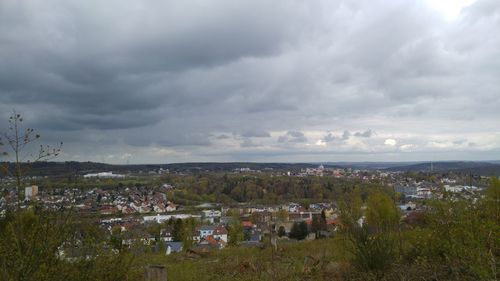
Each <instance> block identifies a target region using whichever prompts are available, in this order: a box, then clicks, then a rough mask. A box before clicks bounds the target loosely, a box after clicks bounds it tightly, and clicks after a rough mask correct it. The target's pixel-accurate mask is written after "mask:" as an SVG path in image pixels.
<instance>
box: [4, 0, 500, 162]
mask: <svg viewBox="0 0 500 281" xmlns="http://www.w3.org/2000/svg"><path fill="white" fill-rule="evenodd" d="M436 1H437V0H436ZM436 1H430V0H421V1H417V0H410V1H407V0H395V1H382V0H380V1H378V0H375V1H373V0H354V1H322V0H320V1H316V2H307V1H306V2H300V1H285V0H283V1H272V2H269V1H238V2H235V1H229V0H220V1H210V2H204V1H201V2H186V1H182V2H176V1H148V2H137V1H128V0H125V1H123V0H120V1H119V0H112V1H77V0H70V1H58V0H50V1H46V2H43V3H42V2H35V1H29V2H23V1H14V0H0V65H1V67H0V115H2V117H3V118H4V119H5V117H6V116H7V115H8V114H9V112H10V111H11V110H12V109H13V108H16V109H17V111H19V112H21V113H23V115H25V116H26V120H27V121H29V122H30V123H29V124H30V126H33V127H36V128H38V129H40V130H41V131H42V133H43V134H42V135H44V136H47V139H48V140H50V141H52V140H55V141H57V140H58V139H59V138H63V139H62V140H63V141H65V142H66V143H67V145H66V147H65V149H66V154H65V155H64V157H66V158H67V159H80V160H85V159H82V158H81V157H83V158H85V157H88V159H91V160H97V161H101V159H100V158H101V157H102V155H104V154H108V152H109V154H112V157H110V158H109V159H122V158H123V157H124V156H123V155H125V154H127V155H128V154H133V157H132V158H133V161H142V162H158V161H160V162H163V161H165V159H170V160H169V161H191V160H202V161H210V160H212V158H210V157H216V155H218V156H217V157H220V158H216V159H222V160H225V159H232V160H245V159H254V158H253V157H252V156H251V155H254V156H255V157H257V155H261V156H262V155H263V153H264V152H263V151H266V153H269V154H268V155H270V156H272V155H280V157H281V156H283V157H284V158H286V155H288V156H289V157H290V158H289V159H290V160H293V159H302V160H304V159H306V158H300V157H302V156H300V157H299V156H297V157H298V158H294V157H295V156H294V155H308V154H310V155H321V153H322V152H324V153H332V154H334V153H337V154H341V155H349V153H358V154H363V155H365V154H368V153H371V152H373V153H379V152H380V153H388V152H391V153H395V155H399V154H398V153H399V152H402V151H404V152H405V154H404V157H409V156H408V155H409V153H421V154H412V155H420V156H415V157H417V158H418V157H427V156H425V155H427V154H425V153H429V151H436V150H440V149H441V150H447V151H467V153H468V154H467V155H469V156H467V157H472V156H471V155H474V153H476V155H478V156H481V157H482V155H485V154H484V153H485V152H484V151H497V150H498V147H499V146H500V132H499V131H498V126H497V123H498V122H497V121H498V118H500V115H499V114H500V113H499V112H500V111H498V108H499V107H500V99H498V96H499V95H500V85H499V83H498V77H499V75H500V67H499V65H500V37H498V36H493V34H496V33H497V32H498V30H500V18H499V17H498V12H499V11H500V3H499V2H498V1H496V0H477V1H475V2H474V1H471V2H473V3H472V4H471V5H469V6H467V7H464V8H463V9H462V10H461V12H460V13H459V14H457V15H456V16H455V17H454V18H452V19H451V20H450V19H448V18H447V16H446V14H445V12H446V11H442V10H439V9H435V8H434V6H433V3H435V2H436ZM437 2H440V1H437ZM332 124H334V126H332ZM344 128H348V129H349V130H344ZM367 128H370V129H367ZM330 129H335V130H331V131H330ZM284 132H286V133H284ZM325 132H327V133H326V135H325ZM374 132H377V134H375V133H374ZM463 140H466V141H463ZM384 143H391V144H394V145H392V146H388V145H384ZM470 144H474V145H470ZM134 151H135V152H134ZM208 152H210V153H208ZM480 152H481V153H483V154H481V153H480ZM273 153H274V154H273ZM209 154H210V156H208V155H209ZM232 155H234V156H235V157H239V156H241V157H242V158H241V159H234V158H231V157H232ZM238 155H239V156H238ZM72 157H74V158H72ZM79 157H80V158H79ZM204 157H206V158H204ZM304 157H305V156H304ZM315 157H316V156H315ZM325 157H327V156H325ZM345 157H346V159H347V158H348V156H345ZM498 157H500V156H498ZM259 159H262V158H259ZM280 159H281V158H280ZM309 159H310V161H314V160H315V159H314V157H311V158H309Z"/></svg>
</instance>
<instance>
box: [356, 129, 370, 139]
mask: <svg viewBox="0 0 500 281" xmlns="http://www.w3.org/2000/svg"><path fill="white" fill-rule="evenodd" d="M372 135H373V132H372V130H370V129H368V130H366V131H364V132H356V133H354V136H356V137H363V138H369V137H371V136H372Z"/></svg>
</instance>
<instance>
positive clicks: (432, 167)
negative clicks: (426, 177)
mask: <svg viewBox="0 0 500 281" xmlns="http://www.w3.org/2000/svg"><path fill="white" fill-rule="evenodd" d="M433 170H434V166H433V163H432V161H431V173H432V171H433Z"/></svg>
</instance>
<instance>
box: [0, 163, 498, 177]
mask: <svg viewBox="0 0 500 281" xmlns="http://www.w3.org/2000/svg"><path fill="white" fill-rule="evenodd" d="M0 164H6V163H0ZM7 165H9V163H7ZM10 165H12V163H10ZM318 165H320V163H257V162H226V163H217V162H204V163H172V164H134V165H113V164H105V163H97V162H76V161H67V162H37V163H34V164H32V166H31V168H30V169H29V170H30V172H29V174H30V175H38V176H45V175H68V174H73V175H74V174H86V173H96V172H105V171H112V172H115V173H135V172H149V171H158V170H159V169H160V168H162V169H165V170H166V169H168V170H169V171H171V172H197V171H207V172H225V171H234V170H236V169H241V168H249V169H251V170H260V171H272V170H280V171H291V172H298V171H300V170H302V169H306V168H316V167H318ZM323 165H324V167H325V168H352V169H361V170H385V171H391V172H396V171H402V172H408V171H410V172H430V171H431V162H423V163H415V162H406V163H405V162H401V163H394V162H358V163H356V162H328V163H326V164H323ZM432 171H433V172H449V171H452V172H456V173H463V174H469V173H472V174H474V175H481V176H500V163H498V162H494V161H492V162H472V161H468V162H467V161H452V162H433V163H432ZM0 176H3V175H0Z"/></svg>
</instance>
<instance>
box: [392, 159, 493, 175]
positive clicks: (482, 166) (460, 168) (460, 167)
mask: <svg viewBox="0 0 500 281" xmlns="http://www.w3.org/2000/svg"><path fill="white" fill-rule="evenodd" d="M431 166H432V171H434V172H447V171H453V172H456V173H467V174H468V173H472V174H475V175H481V176H500V164H498V163H491V162H473V161H449V162H432V163H431V162H425V163H417V164H410V165H401V166H393V167H390V168H387V169H385V170H386V171H410V172H430V171H431Z"/></svg>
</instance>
